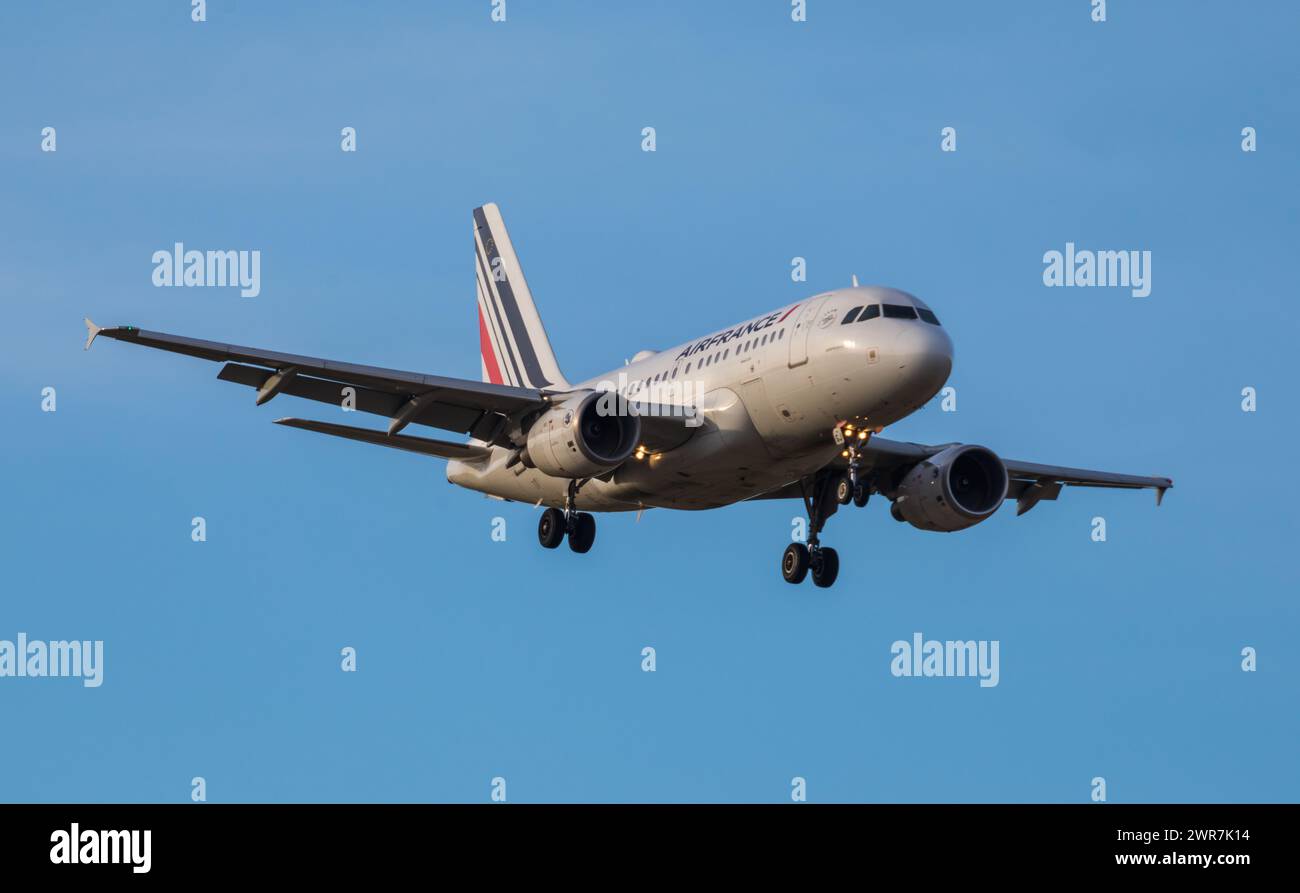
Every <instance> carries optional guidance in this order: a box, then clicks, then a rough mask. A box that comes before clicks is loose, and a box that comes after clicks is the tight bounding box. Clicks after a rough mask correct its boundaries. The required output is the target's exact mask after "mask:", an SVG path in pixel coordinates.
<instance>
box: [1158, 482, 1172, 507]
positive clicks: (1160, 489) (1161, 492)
mask: <svg viewBox="0 0 1300 893" xmlns="http://www.w3.org/2000/svg"><path fill="white" fill-rule="evenodd" d="M1168 489H1169V488H1168V487H1156V508H1160V503H1162V502H1164V499H1165V491H1166V490H1168Z"/></svg>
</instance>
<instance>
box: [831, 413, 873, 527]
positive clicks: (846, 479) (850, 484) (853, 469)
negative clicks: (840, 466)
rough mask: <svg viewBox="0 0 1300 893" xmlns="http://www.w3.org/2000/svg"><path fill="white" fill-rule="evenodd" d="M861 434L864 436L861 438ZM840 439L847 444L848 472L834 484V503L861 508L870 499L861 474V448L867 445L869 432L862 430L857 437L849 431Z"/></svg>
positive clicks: (868, 487)
mask: <svg viewBox="0 0 1300 893" xmlns="http://www.w3.org/2000/svg"><path fill="white" fill-rule="evenodd" d="M863 434H865V435H866V436H865V437H864V436H862V435H863ZM842 437H843V440H844V441H845V442H846V443H847V446H846V447H845V450H846V451H847V452H848V454H849V470H848V471H847V472H845V473H844V474H843V475H841V476H840V477H839V479H838V480H836V482H835V501H836V502H838V503H839V504H840V505H848V504H849V503H850V502H852V503H853V504H854V505H856V506H857V507H858V508H862V507H863V506H865V505H866V504H867V500H868V499H870V498H871V486H870V484H868V483H867V481H866V476H865V475H864V474H863V473H862V447H864V446H866V445H867V440H868V438H870V437H871V432H870V431H868V430H867V429H865V428H864V429H862V430H861V431H859V432H858V433H857V435H854V434H853V433H852V431H850V432H849V434H848V435H847V436H842Z"/></svg>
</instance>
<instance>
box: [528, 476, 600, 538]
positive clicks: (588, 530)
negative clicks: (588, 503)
mask: <svg viewBox="0 0 1300 893" xmlns="http://www.w3.org/2000/svg"><path fill="white" fill-rule="evenodd" d="M584 483H586V481H583V482H581V483H580V482H578V481H569V495H568V496H567V497H566V498H565V500H564V510H563V511H561V510H560V509H554V508H552V509H547V510H546V511H544V512H542V517H541V520H539V521H538V522H537V541H538V542H540V543H541V544H542V546H543V547H544V548H547V549H554V548H556V547H557V546H559V545H560V542H561V541H562V540H563V539H564V538H565V537H566V536H567V537H568V538H569V548H570V549H572V550H573V551H575V552H577V553H579V554H582V553H584V552H587V551H588V550H590V549H591V546H592V543H594V542H596V519H595V518H594V517H592V516H591V515H589V514H588V513H587V512H580V511H578V510H577V509H576V508H575V505H576V502H577V499H578V490H579V489H581V488H582V484H584Z"/></svg>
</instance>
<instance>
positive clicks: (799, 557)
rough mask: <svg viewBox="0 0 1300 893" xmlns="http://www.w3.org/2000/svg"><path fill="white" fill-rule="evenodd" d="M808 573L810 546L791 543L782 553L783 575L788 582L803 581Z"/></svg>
mask: <svg viewBox="0 0 1300 893" xmlns="http://www.w3.org/2000/svg"><path fill="white" fill-rule="evenodd" d="M807 573H808V547H807V546H805V545H804V544H803V543H791V544H790V545H788V546H786V547H785V552H784V553H783V554H782V555H781V576H782V577H784V578H785V581H786V582H787V583H802V582H803V578H804V577H805V576H806V575H807Z"/></svg>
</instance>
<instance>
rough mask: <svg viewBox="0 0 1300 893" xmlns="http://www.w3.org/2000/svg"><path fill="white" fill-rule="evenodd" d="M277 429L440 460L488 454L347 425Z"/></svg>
mask: <svg viewBox="0 0 1300 893" xmlns="http://www.w3.org/2000/svg"><path fill="white" fill-rule="evenodd" d="M275 423H276V424H277V425H288V426H289V427H290V428H301V429H303V430H304V431H316V432H319V433H320V434H333V435H334V436H335V437H346V438H347V439H348V440H359V441H361V442H362V443H372V444H375V445H376V446H386V447H392V448H393V449H398V450H406V451H407V452H411V453H423V454H425V455H426V456H438V457H440V458H443V459H465V460H470V461H472V460H475V459H486V458H487V457H488V456H490V455H491V454H492V451H491V450H490V449H488V448H487V447H483V446H477V445H475V444H472V443H451V442H449V441H446V440H433V439H431V438H428V437H412V436H411V435H409V434H386V433H384V432H383V431H375V430H373V429H371V428H354V427H352V426H351V425H336V424H333V423H332V422H317V421H313V420H312V419H276V420H275Z"/></svg>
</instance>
